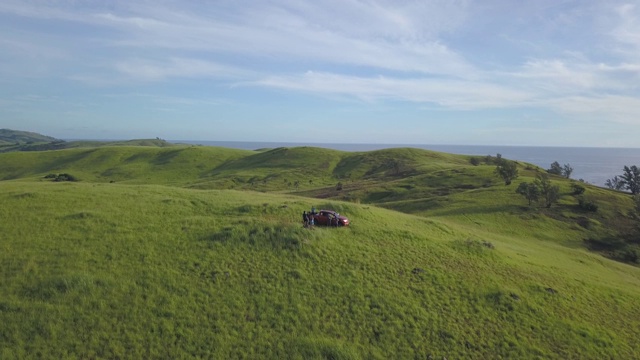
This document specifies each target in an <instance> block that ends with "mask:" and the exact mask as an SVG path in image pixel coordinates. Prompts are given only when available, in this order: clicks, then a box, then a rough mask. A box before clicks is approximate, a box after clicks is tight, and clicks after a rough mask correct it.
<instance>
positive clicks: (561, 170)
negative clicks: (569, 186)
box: [547, 161, 573, 179]
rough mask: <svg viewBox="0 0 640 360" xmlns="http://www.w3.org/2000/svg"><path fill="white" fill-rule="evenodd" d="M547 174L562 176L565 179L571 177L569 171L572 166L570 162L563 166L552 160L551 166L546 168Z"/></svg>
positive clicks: (571, 169) (571, 171) (571, 170)
mask: <svg viewBox="0 0 640 360" xmlns="http://www.w3.org/2000/svg"><path fill="white" fill-rule="evenodd" d="M547 172H548V173H549V174H553V175H560V176H564V177H566V178H567V179H568V178H570V177H571V173H573V168H572V167H571V165H570V164H564V166H560V163H559V162H557V161H554V162H553V163H551V167H550V168H549V169H547Z"/></svg>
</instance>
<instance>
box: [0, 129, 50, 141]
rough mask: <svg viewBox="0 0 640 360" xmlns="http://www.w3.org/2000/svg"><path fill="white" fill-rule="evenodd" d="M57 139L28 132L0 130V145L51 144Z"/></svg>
mask: <svg viewBox="0 0 640 360" xmlns="http://www.w3.org/2000/svg"><path fill="white" fill-rule="evenodd" d="M56 140H57V139H55V138H52V137H50V136H45V135H41V134H37V133H34V132H29V131H18V130H10V129H0V145H15V144H25V143H41V142H52V141H56Z"/></svg>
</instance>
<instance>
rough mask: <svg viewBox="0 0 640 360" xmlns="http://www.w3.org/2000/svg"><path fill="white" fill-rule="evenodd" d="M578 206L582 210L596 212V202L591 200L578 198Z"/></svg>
mask: <svg viewBox="0 0 640 360" xmlns="http://www.w3.org/2000/svg"><path fill="white" fill-rule="evenodd" d="M578 206H579V207H580V209H582V210H586V211H591V212H596V211H598V204H596V203H595V202H594V201H593V200H587V199H584V198H582V199H580V200H578Z"/></svg>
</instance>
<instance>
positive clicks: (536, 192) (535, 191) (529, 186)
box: [516, 182, 540, 206]
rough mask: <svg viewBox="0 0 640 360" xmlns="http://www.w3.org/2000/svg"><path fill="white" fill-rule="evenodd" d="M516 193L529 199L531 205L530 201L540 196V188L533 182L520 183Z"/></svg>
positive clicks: (536, 199)
mask: <svg viewBox="0 0 640 360" xmlns="http://www.w3.org/2000/svg"><path fill="white" fill-rule="evenodd" d="M516 193H518V194H520V195H522V196H524V197H525V199H527V200H528V201H529V206H531V202H533V201H538V199H539V198H540V188H539V187H538V186H537V185H536V184H535V183H527V182H523V183H520V185H518V188H517V189H516Z"/></svg>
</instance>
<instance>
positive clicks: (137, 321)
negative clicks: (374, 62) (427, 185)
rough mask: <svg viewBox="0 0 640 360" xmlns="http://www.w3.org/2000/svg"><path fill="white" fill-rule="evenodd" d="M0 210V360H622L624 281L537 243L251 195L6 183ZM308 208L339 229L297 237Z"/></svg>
mask: <svg viewBox="0 0 640 360" xmlns="http://www.w3.org/2000/svg"><path fill="white" fill-rule="evenodd" d="M0 201H1V202H2V204H3V206H2V207H0V218H2V219H3V221H2V222H1V223H0V239H2V241H0V246H1V251H0V262H1V263H2V266H0V271H1V272H2V277H1V278H2V279H3V282H2V287H1V291H2V296H1V297H0V323H2V324H3V326H2V327H0V351H1V352H0V357H2V358H3V359H5V358H7V359H8V358H14V357H16V358H24V357H40V356H43V357H49V358H62V357H82V358H91V357H101V358H114V357H128V358H150V357H170V358H182V357H197V356H200V357H215V358H242V357H244V358H247V357H248V358H263V357H268V358H285V357H288V358H299V359H303V358H304V359H309V358H380V359H386V358H425V357H427V356H428V355H433V356H434V357H436V358H440V357H442V356H446V357H448V358H499V357H504V358H536V357H539V358H562V359H565V358H580V359H584V358H632V357H633V356H635V355H636V354H637V352H638V350H639V349H638V348H637V338H638V336H640V321H639V319H640V309H639V308H638V307H637V300H638V298H639V297H640V269H637V268H633V267H630V266H627V265H624V264H619V263H615V262H612V261H608V260H606V259H603V258H601V257H599V256H597V255H593V254H589V253H587V252H585V251H580V250H574V249H569V248H567V247H563V246H560V245H558V244H556V243H553V242H540V241H537V242H536V241H527V240H526V239H519V238H518V237H512V236H506V235H494V234H492V233H490V232H489V231H486V232H485V233H478V232H477V231H475V230H473V231H471V230H470V229H466V228H464V227H459V226H457V225H456V224H452V223H451V222H450V221H449V220H447V219H444V218H436V219H434V220H429V219H425V218H421V217H415V216H412V215H405V214H401V213H398V212H393V211H389V210H384V209H380V208H375V207H371V206H367V205H357V204H350V203H342V202H333V203H331V204H329V203H326V204H325V203H318V201H317V200H312V199H305V198H300V197H290V196H284V195H277V194H262V193H255V192H237V191H228V190H227V191H199V190H189V189H179V188H169V187H161V186H129V185H119V184H89V183H44V182H40V183H34V182H21V181H5V182H1V183H0ZM312 204H313V205H316V206H331V207H334V208H336V209H338V210H339V211H341V212H342V213H345V214H348V215H349V216H351V217H352V218H354V219H356V220H354V223H353V226H352V227H351V228H344V229H322V228H318V229H315V230H306V229H303V228H302V227H301V226H300V225H299V223H298V217H299V213H300V212H301V211H302V210H304V209H308V208H309V207H310V206H311V205H312ZM487 240H488V241H491V243H492V244H494V245H495V249H490V248H488V247H486V246H484V245H482V241H487Z"/></svg>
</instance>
